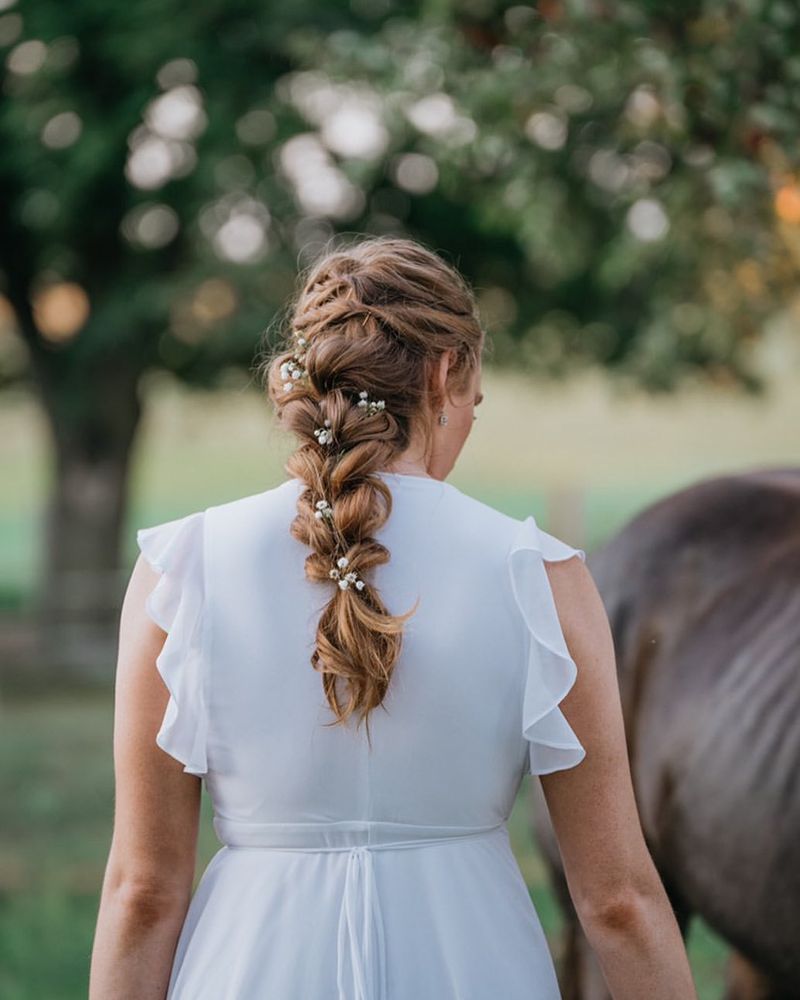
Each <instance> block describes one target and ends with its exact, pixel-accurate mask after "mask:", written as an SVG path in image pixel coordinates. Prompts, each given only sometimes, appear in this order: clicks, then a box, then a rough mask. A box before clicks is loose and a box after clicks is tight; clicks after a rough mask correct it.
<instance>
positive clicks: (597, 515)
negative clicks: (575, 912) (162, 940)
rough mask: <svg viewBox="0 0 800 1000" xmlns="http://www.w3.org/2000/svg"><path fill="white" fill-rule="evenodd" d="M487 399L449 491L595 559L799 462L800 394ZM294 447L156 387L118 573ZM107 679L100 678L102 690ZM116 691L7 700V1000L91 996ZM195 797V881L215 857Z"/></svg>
mask: <svg viewBox="0 0 800 1000" xmlns="http://www.w3.org/2000/svg"><path fill="white" fill-rule="evenodd" d="M483 388H484V392H485V396H486V400H485V402H484V403H483V404H482V406H481V407H480V408H479V410H478V414H479V419H478V421H476V423H475V426H474V429H473V432H472V434H471V436H470V439H469V441H468V442H467V445H466V446H465V448H464V452H463V453H462V456H461V459H460V461H459V463H458V465H457V466H456V468H455V469H454V471H453V473H452V475H451V476H450V480H451V482H453V483H454V484H455V485H456V486H458V487H460V488H461V489H464V490H465V491H467V492H471V493H473V494H474V495H475V496H478V497H480V498H481V499H483V500H485V501H486V502H488V503H492V504H494V505H495V506H497V507H499V508H501V509H503V510H505V511H507V512H508V513H510V514H513V515H515V516H519V517H522V516H525V515H526V514H528V513H534V514H535V515H536V517H537V518H538V519H539V520H540V523H542V524H543V526H544V527H546V528H547V529H548V530H551V531H553V532H554V533H556V534H559V535H560V536H561V537H563V538H564V539H565V540H566V541H569V542H570V543H572V544H575V545H582V546H584V547H585V548H587V549H591V547H592V546H594V545H596V544H598V543H600V542H601V541H602V540H604V539H605V538H606V537H608V535H609V534H611V533H612V532H613V531H614V530H616V529H617V528H618V527H619V526H620V525H622V524H623V523H624V521H625V520H626V519H627V518H628V517H630V516H631V515H632V514H634V513H635V512H636V511H638V510H640V509H641V508H642V507H643V506H644V505H645V504H647V503H648V502H650V501H651V500H653V499H655V498H657V497H659V496H661V495H664V494H665V493H668V492H669V491H670V490H673V489H676V488H678V487H680V486H683V485H684V484H686V483H688V482H691V481H692V480H694V479H697V478H700V477H704V476H707V475H711V474H713V473H717V472H722V471H729V470H734V469H742V468H745V467H748V466H752V465H765V464H784V463H787V464H798V440H797V436H796V433H795V430H794V428H796V427H797V426H798V424H799V423H800V392H798V388H800V383H799V382H798V379H797V377H796V376H795V377H793V378H789V377H787V378H786V379H785V380H784V381H782V382H780V383H776V388H775V392H774V394H773V395H772V396H771V397H770V398H769V399H767V400H764V401H752V400H746V399H741V398H738V397H732V396H729V395H726V394H724V393H721V392H718V393H713V394H712V393H710V392H700V391H697V390H690V391H687V392H685V393H682V394H681V395H680V396H677V397H670V398H665V399H660V400H648V399H646V398H644V397H642V396H640V395H638V394H635V393H634V394H630V395H627V396H618V397H615V396H614V395H613V394H612V393H611V392H610V391H609V389H608V386H607V385H606V383H605V382H603V380H602V379H599V378H596V377H588V378H586V379H584V380H580V381H577V382H575V383H573V384H572V385H570V386H569V387H567V386H558V385H557V386H550V385H541V384H538V383H534V382H526V381H524V380H522V379H521V378H518V377H500V376H498V375H495V374H494V373H491V372H488V371H487V372H485V373H484V384H483ZM290 448H291V442H290V441H288V440H286V439H285V438H284V437H283V436H282V435H281V434H280V433H279V432H278V431H277V430H276V429H275V428H274V427H273V425H272V423H271V421H270V419H269V415H268V411H267V408H266V406H265V404H264V403H263V402H262V401H261V400H260V399H259V398H258V397H257V395H256V394H255V393H251V392H245V391H241V390H238V389H235V388H234V389H231V390H229V391H226V392H220V393H216V394H208V393H186V392H185V391H181V390H177V389H176V388H175V387H174V386H171V385H170V384H169V383H168V382H164V380H162V379H159V378H156V379H154V381H153V383H152V393H151V396H150V399H149V402H148V406H147V408H146V418H145V421H144V423H143V426H142V430H141V435H140V438H139V440H138V442H137V447H136V451H135V454H134V456H133V467H132V479H131V483H132V486H131V497H130V511H129V517H128V525H127V529H126V532H125V537H124V539H123V543H124V551H125V554H126V559H127V561H128V562H129V563H130V564H132V562H133V559H134V557H135V552H136V548H135V539H134V535H135V529H136V528H137V527H140V526H146V525H150V524H155V523H158V522H160V521H163V520H167V519H168V518H170V517H177V516H180V515H182V514H184V513H188V512H190V511H193V510H198V509H202V508H203V507H205V506H207V505H209V504H213V503H218V502H223V501H225V500H228V499H234V498H236V497H238V496H243V495H246V494H248V493H253V492H257V491H259V490H262V489H265V488H267V487H268V486H270V485H273V484H276V483H278V482H280V481H281V480H282V479H283V478H284V472H283V468H282V465H283V461H284V459H285V457H286V456H287V455H288V453H289V451H290ZM0 467H2V468H3V470H4V490H3V493H2V495H1V496H0V611H2V609H4V608H5V609H9V608H18V607H22V606H25V605H26V604H27V603H28V602H29V601H30V600H31V598H32V596H33V594H34V590H35V585H36V580H37V574H38V566H39V565H40V562H41V559H42V555H43V553H42V535H41V516H42V512H43V510H44V508H45V501H46V496H47V492H48V488H49V477H50V471H49V470H50V465H49V454H48V451H47V433H46V428H45V426H44V423H43V420H42V417H41V412H40V410H39V409H38V407H37V406H36V404H35V403H34V402H33V400H31V399H30V398H29V397H26V396H22V395H19V394H16V395H12V394H10V393H6V394H5V395H4V396H0ZM112 676H113V664H111V663H110V664H109V681H110V680H111V678H112ZM111 736H112V697H111V694H110V692H109V691H106V692H102V691H96V692H94V693H88V692H85V691H84V692H77V691H76V692H75V693H74V694H72V695H69V696H67V695H58V696H56V695H55V694H54V693H50V694H47V695H44V696H39V697H37V698H35V699H32V698H27V699H26V698H23V697H21V696H19V695H16V696H15V695H14V693H13V692H7V691H6V692H4V700H3V701H0V796H2V802H3V803H4V814H3V823H2V825H1V826H0V997H2V998H3V1000H34V998H35V1000H39V998H42V997H47V998H53V1000H71V998H73V997H74V998H76V1000H77V998H83V997H85V995H86V983H87V976H88V967H89V957H90V953H91V945H92V935H93V932H94V925H95V920H96V912H97V903H98V894H99V887H100V884H101V881H102V876H103V870H104V866H105V861H106V857H107V852H108V848H109V844H110V837H111V822H112V811H113V780H112V779H113V775H112V760H111ZM525 805H526V803H524V802H522V801H520V803H518V806H517V808H516V809H515V811H514V814H513V816H512V827H511V829H512V840H513V842H514V846H515V851H516V854H517V857H518V859H519V861H520V865H521V868H522V871H523V874H524V875H525V878H526V881H527V882H528V884H529V886H530V890H531V895H532V898H533V900H534V902H535V904H536V907H537V910H538V912H539V914H540V917H541V919H542V924H543V926H544V928H545V931H546V933H547V934H548V937H549V939H550V942H551V946H552V947H553V950H554V952H556V953H557V950H558V935H559V931H560V921H561V917H560V914H559V911H558V908H557V906H556V905H555V902H554V899H553V897H552V894H551V892H550V889H549V886H548V883H547V872H546V868H545V867H544V865H543V863H542V859H541V858H540V857H539V855H538V854H537V852H536V849H535V845H534V844H533V842H532V841H531V838H530V832H529V830H528V828H527V826H526V822H525V820H526V816H525ZM210 816H211V811H210V802H209V801H208V799H207V797H206V796H204V798H203V822H202V829H201V839H200V847H199V858H198V869H197V878H199V877H200V874H201V873H202V871H203V869H204V868H205V865H206V863H207V862H208V860H210V858H211V856H212V855H213V853H214V852H215V851H216V850H217V848H218V846H219V845H218V843H217V840H216V837H215V836H214V833H213V830H212V828H211V825H210ZM688 950H689V955H690V959H691V962H692V967H693V969H694V970H695V974H696V978H697V982H698V987H699V990H700V998H701V1000H716V998H718V997H720V996H721V995H722V978H723V977H722V968H723V964H724V959H725V956H726V954H727V949H726V947H725V945H724V943H723V942H721V941H720V940H719V939H718V938H717V937H715V935H714V934H713V933H712V932H711V931H710V930H709V928H707V927H706V926H705V925H704V924H703V923H702V922H700V921H695V922H694V923H693V925H692V928H691V933H690V936H689V941H688Z"/></svg>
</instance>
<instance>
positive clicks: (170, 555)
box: [136, 511, 208, 776]
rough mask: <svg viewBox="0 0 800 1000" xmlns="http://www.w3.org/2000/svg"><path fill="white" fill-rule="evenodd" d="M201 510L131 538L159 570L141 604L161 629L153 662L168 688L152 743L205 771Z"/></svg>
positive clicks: (193, 770)
mask: <svg viewBox="0 0 800 1000" xmlns="http://www.w3.org/2000/svg"><path fill="white" fill-rule="evenodd" d="M203 515H204V512H203V511H198V512H197V513H194V514H189V515H188V516H187V517H182V518H177V519H176V520H174V521H166V522H165V523H163V524H157V525H154V526H153V527H152V528H140V529H139V531H137V533H136V542H137V544H138V546H139V548H140V549H141V551H142V554H143V555H144V557H145V558H146V559H147V561H148V563H150V565H151V566H152V567H153V568H154V569H156V570H158V572H159V573H160V574H161V576H160V578H159V580H158V582H157V583H156V585H155V587H154V588H153V590H152V591H151V592H150V594H149V595H148V597H147V601H146V604H145V609H146V611H147V613H148V615H149V616H150V618H152V620H153V621H154V622H155V623H156V625H158V626H159V627H160V628H162V629H163V630H164V631H165V632H166V633H167V638H166V639H165V640H164V645H163V647H162V649H161V652H160V653H159V655H158V658H157V660H156V667H157V669H158V672H159V674H160V675H161V678H162V680H163V681H164V684H165V685H166V686H167V688H168V690H169V695H170V697H169V702H168V704H167V708H166V711H165V713H164V718H163V721H162V723H161V728H160V729H159V731H158V733H157V735H156V743H157V744H158V746H160V747H161V749H162V750H165V751H166V752H167V753H168V754H170V755H171V756H172V757H175V758H176V760H179V761H180V762H181V763H182V764H183V765H184V767H183V769H184V771H187V772H188V773H190V774H196V775H199V776H202V775H204V774H206V771H207V763H206V735H207V728H208V725H207V714H206V697H205V690H204V685H205V672H204V660H205V655H204V649H203V599H204V585H203V522H204V516H203Z"/></svg>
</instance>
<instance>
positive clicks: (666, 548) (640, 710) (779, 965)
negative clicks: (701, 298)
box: [536, 469, 800, 1000]
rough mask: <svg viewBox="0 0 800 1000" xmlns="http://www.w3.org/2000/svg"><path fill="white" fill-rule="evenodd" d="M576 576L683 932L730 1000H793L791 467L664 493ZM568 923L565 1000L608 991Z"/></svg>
mask: <svg viewBox="0 0 800 1000" xmlns="http://www.w3.org/2000/svg"><path fill="white" fill-rule="evenodd" d="M587 565H588V566H589V568H590V570H591V572H592V575H593V577H594V579H595V581H596V583H597V585H598V588H599V590H600V593H601V594H602V597H603V601H604V604H605V607H606V610H607V612H608V616H609V620H610V622H611V627H612V631H613V635H614V644H615V649H616V655H617V668H618V674H619V683H620V691H621V697H622V704H623V710H624V714H625V726H626V734H627V741H628V751H629V755H630V761H631V771H632V774H633V780H634V787H635V790H636V797H637V802H638V806H639V812H640V816H641V820H642V826H643V829H644V832H645V836H646V839H647V842H648V846H649V848H650V850H651V852H652V855H653V858H654V861H655V863H656V865H657V867H658V869H659V872H660V874H661V877H662V879H663V881H664V884H665V886H666V888H667V891H668V892H669V895H670V898H671V900H672V903H673V906H674V907H675V911H676V914H677V916H678V920H679V922H680V924H681V927H682V929H683V930H684V933H685V932H686V929H687V925H688V921H689V918H690V917H691V916H692V914H695V913H696V914H700V915H702V917H703V919H704V920H705V921H706V922H707V923H708V924H709V925H710V926H711V927H712V928H714V930H715V931H716V932H717V933H718V934H719V935H720V936H721V937H722V938H724V939H725V940H726V941H727V942H728V943H729V944H730V945H731V947H732V948H733V949H734V952H735V955H734V959H733V960H732V962H731V966H730V976H729V983H728V991H727V993H726V996H727V997H728V998H729V1000H732V998H734V997H735V998H737V1000H745V998H746V1000H756V998H758V1000H767V998H769V1000H777V998H781V1000H784V998H785V1000H789V998H792V1000H797V998H800V469H786V470H764V471H756V472H752V473H748V474H742V475H732V476H725V477H721V478H717V479H713V480H708V481H705V482H701V483H699V484H698V485H695V486H692V487H690V488H688V489H685V490H683V491H681V492H679V493H677V494H674V495H673V496H670V497H667V498H666V499H665V500H662V501H661V502H659V503H656V504H654V505H653V506H651V507H649V508H648V509H647V510H645V511H644V512H643V513H641V514H639V515H638V516H637V517H636V518H634V519H633V520H632V521H631V522H630V523H629V524H628V525H627V526H626V527H625V528H624V529H623V530H622V531H621V532H619V534H617V535H616V536H615V537H614V538H613V539H611V540H610V541H608V542H607V543H606V544H605V545H604V546H603V547H602V548H600V549H598V550H597V551H595V552H592V553H590V554H589V556H588V558H587ZM537 792H538V797H539V802H538V803H537V806H538V808H537V809H536V817H537V820H536V822H537V828H538V832H539V835H540V842H541V844H542V846H543V848H544V850H545V853H546V856H547V857H548V860H549V862H550V864H551V866H552V868H553V872H554V875H555V877H556V881H557V883H559V885H558V888H559V894H560V896H561V899H562V901H564V902H567V903H568V897H567V895H566V890H565V887H564V884H563V874H562V873H561V871H560V866H559V860H558V854H557V851H556V850H555V845H554V843H553V839H552V830H551V829H550V827H549V821H548V819H547V816H546V809H545V808H543V800H542V799H541V792H540V790H538V789H537ZM567 912H568V914H569V918H570V920H571V927H570V931H571V933H570V936H569V945H568V948H567V952H566V955H565V969H564V972H565V978H564V984H563V985H564V997H565V1000H576V998H580V1000H600V998H604V997H608V996H609V994H608V991H607V989H606V987H605V985H604V984H603V981H602V977H601V976H600V974H599V970H598V968H597V966H596V962H595V960H594V959H593V958H592V956H591V955H590V954H589V950H588V948H587V946H586V942H585V940H584V939H583V936H582V934H581V932H580V928H579V926H578V925H577V924H576V922H575V918H574V913H573V912H572V910H571V907H570V906H569V905H567Z"/></svg>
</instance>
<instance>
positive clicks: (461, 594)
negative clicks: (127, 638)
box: [137, 472, 585, 1000]
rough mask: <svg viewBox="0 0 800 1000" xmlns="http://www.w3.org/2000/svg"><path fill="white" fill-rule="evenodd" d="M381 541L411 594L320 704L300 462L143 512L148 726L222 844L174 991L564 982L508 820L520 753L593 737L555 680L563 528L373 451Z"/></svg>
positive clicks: (474, 999) (380, 997)
mask: <svg viewBox="0 0 800 1000" xmlns="http://www.w3.org/2000/svg"><path fill="white" fill-rule="evenodd" d="M380 475H381V476H382V477H383V478H384V480H385V481H386V482H387V484H388V485H389V486H390V489H391V491H392V498H393V505H392V511H391V514H390V516H389V519H388V521H387V522H386V524H385V525H384V526H383V527H382V528H381V529H380V531H379V532H378V534H377V536H376V537H377V539H378V541H380V542H382V543H383V544H384V545H386V546H387V548H388V549H389V551H390V552H391V559H390V561H389V562H388V563H386V564H384V565H382V566H378V567H375V568H374V569H373V570H371V571H369V572H368V573H366V574H365V576H366V578H367V580H368V581H369V582H370V583H371V584H372V585H374V586H376V587H377V588H378V589H379V591H380V593H381V595H382V597H383V600H384V602H385V603H386V605H387V606H388V608H389V609H390V610H391V611H392V612H393V613H397V614H399V613H402V612H404V611H406V610H407V609H409V608H410V607H411V606H412V605H413V604H414V602H415V600H416V599H417V597H419V600H420V603H419V606H418V608H417V611H416V613H415V615H414V616H413V617H412V618H411V619H410V620H409V622H408V623H407V625H406V627H405V632H404V636H403V646H402V651H401V655H400V658H399V660H398V662H397V664H396V666H395V670H394V674H393V676H392V680H391V684H390V689H389V693H388V696H387V698H386V700H385V702H384V705H383V706H382V707H381V708H379V709H377V710H376V711H374V712H373V713H372V715H371V717H370V736H371V746H370V745H368V743H367V739H366V735H365V731H364V728H363V726H362V728H361V729H359V730H358V731H356V729H355V727H354V726H353V725H352V723H351V724H350V725H349V726H347V727H343V726H341V725H335V726H333V725H326V724H329V723H331V722H332V720H333V715H332V713H331V712H330V709H329V707H328V705H327V702H326V701H325V698H324V695H323V692H322V686H321V678H320V675H319V674H318V673H316V672H315V671H314V670H313V668H312V667H311V664H310V656H311V653H312V652H313V648H314V635H315V630H316V623H317V620H318V618H319V613H320V611H321V610H322V608H323V607H324V606H325V604H326V603H327V601H328V599H329V598H330V596H331V595H332V594H333V587H334V586H335V583H334V581H331V582H330V585H328V583H327V582H326V583H322V584H320V583H316V584H315V583H311V582H310V581H308V580H306V578H305V575H304V559H305V557H306V556H307V555H308V550H307V549H306V548H305V547H304V546H303V545H302V544H301V543H300V542H298V541H297V540H296V539H295V538H293V537H292V535H291V534H290V532H289V525H290V523H291V521H292V519H293V517H294V516H295V513H296V502H297V497H298V494H299V491H300V490H301V489H302V488H303V484H302V483H300V482H299V481H298V480H295V479H288V480H286V481H285V482H283V483H282V484H280V485H279V486H277V487H275V488H273V489H270V490H266V491H265V492H263V493H258V494H255V495H253V496H248V497H243V498H240V499H237V500H233V501H231V502H229V503H225V504H220V505H217V506H214V507H209V508H207V509H206V510H204V511H198V512H196V513H193V514H189V515H188V516H186V517H184V518H178V519H176V520H173V521H168V522H166V523H164V524H160V525H155V526H153V527H150V528H144V529H141V530H140V531H139V532H138V533H137V540H138V543H139V546H140V548H141V550H142V552H143V553H144V556H145V557H146V558H147V559H148V561H149V562H150V563H151V564H152V565H153V566H154V567H156V568H157V569H158V570H159V571H160V573H161V577H160V579H159V581H158V584H157V586H156V588H155V589H154V591H153V592H152V594H151V596H150V599H149V600H148V610H149V612H150V614H151V616H152V617H153V619H154V620H155V621H156V622H157V623H158V624H159V625H160V626H161V627H162V628H163V629H164V630H165V631H166V632H167V638H166V641H165V644H164V648H163V651H162V653H161V655H160V656H159V658H158V662H157V667H158V670H159V672H160V674H161V676H162V677H163V679H164V682H165V684H166V685H167V687H168V689H169V691H170V700H169V704H168V707H167V710H166V713H165V716H164V721H163V724H162V726H161V728H160V730H159V733H158V736H157V742H158V745H159V746H160V747H161V748H162V749H164V750H165V751H166V752H167V753H169V754H171V755H172V756H173V757H175V758H176V759H177V760H179V761H180V762H181V763H182V764H183V765H184V770H186V771H187V772H189V773H192V774H196V775H200V776H202V777H203V779H204V781H205V785H206V789H207V791H208V793H209V795H210V796H211V800H212V804H213V809H214V818H213V824H214V829H215V831H216V833H217V835H218V837H219V839H220V841H221V843H222V845H223V846H222V847H220V849H219V851H218V852H217V853H216V854H215V855H214V857H213V858H212V860H211V862H210V863H209V865H208V867H207V868H206V870H205V871H204V873H203V876H202V878H201V880H200V882H199V884H198V887H197V889H196V891H195V894H194V896H193V898H192V901H191V904H190V907H189V912H188V914H187V916H186V920H185V922H184V925H183V928H182V931H181V935H180V939H179V941H178V947H177V950H176V954H175V959H174V963H173V968H172V975H171V978H170V983H169V991H168V994H167V998H168V1000H262V998H267V997H269V998H270V1000H494V998H497V997H502V998H503V1000H557V998H559V996H560V994H559V991H558V985H557V982H556V976H555V970H554V967H553V963H552V959H551V957H550V952H549V950H548V947H547V941H546V939H545V936H544V933H543V930H542V927H541V924H540V922H539V919H538V915H537V913H536V910H535V909H534V906H533V903H532V901H531V898H530V895H529V893H528V890H527V887H526V885H525V882H524V880H523V878H522V875H521V872H520V870H519V866H518V864H517V862H516V859H515V858H514V855H513V853H512V851H511V848H510V844H509V839H508V828H507V820H508V816H509V814H510V812H511V808H512V806H513V804H514V801H515V798H516V795H517V792H518V790H519V785H520V782H521V780H522V777H523V775H524V774H525V773H532V774H545V773H550V772H552V771H556V770H559V769H563V768H566V767H572V766H574V765H576V764H578V763H579V762H580V761H581V760H582V759H583V757H584V756H585V750H584V748H583V747H582V745H581V743H580V742H579V740H578V738H577V736H576V734H575V733H574V732H573V730H572V728H571V727H570V725H569V723H568V722H567V720H566V718H565V716H564V715H563V713H562V711H561V709H560V707H559V703H560V701H561V700H562V699H563V697H564V696H565V695H566V693H567V692H568V691H569V689H570V688H571V687H572V684H573V683H574V680H575V676H576V666H575V663H574V662H573V660H572V659H571V657H570V654H569V651H568V649H567V646H566V643H565V641H564V637H563V633H562V630H561V627H560V624H559V620H558V615H557V612H556V608H555V603H554V600H553V595H552V592H551V589H550V585H549V581H548V577H547V573H546V570H545V567H544V560H561V559H568V558H571V557H572V556H574V555H578V556H579V557H580V558H581V559H585V554H584V552H583V550H582V549H576V548H572V547H570V546H569V545H567V544H566V543H565V542H562V541H560V540H559V539H557V538H555V537H554V536H553V535H550V534H548V533H547V532H544V531H542V530H541V529H540V528H539V527H538V526H537V524H536V521H535V519H534V518H533V516H528V517H527V518H525V519H524V520H522V521H520V520H518V519H516V518H512V517H509V516H508V515H506V514H503V513H501V512H500V511H497V510H495V509H494V508H493V507H491V506H489V505H487V504H484V503H481V502H480V501H478V500H476V499H474V498H472V497H470V496H468V495H467V494H465V493H463V492H462V491H460V490H459V489H457V488H456V487H454V486H452V485H451V484H449V483H442V482H439V481H437V480H431V479H428V478H426V477H422V476H413V475H405V474H398V473H388V472H385V473H381V474H380Z"/></svg>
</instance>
